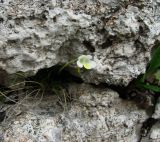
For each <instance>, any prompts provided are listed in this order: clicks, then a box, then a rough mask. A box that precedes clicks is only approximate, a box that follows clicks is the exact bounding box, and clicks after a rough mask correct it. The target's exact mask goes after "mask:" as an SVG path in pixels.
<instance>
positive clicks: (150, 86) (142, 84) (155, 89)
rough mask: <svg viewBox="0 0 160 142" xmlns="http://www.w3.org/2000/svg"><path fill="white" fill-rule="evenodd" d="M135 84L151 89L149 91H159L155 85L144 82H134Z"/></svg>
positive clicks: (159, 88)
mask: <svg viewBox="0 0 160 142" xmlns="http://www.w3.org/2000/svg"><path fill="white" fill-rule="evenodd" d="M136 86H137V87H140V88H144V89H147V90H151V91H154V92H160V87H159V86H156V85H151V84H148V83H147V84H145V83H143V82H136Z"/></svg>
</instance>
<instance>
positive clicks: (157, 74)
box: [154, 70, 160, 80]
mask: <svg viewBox="0 0 160 142" xmlns="http://www.w3.org/2000/svg"><path fill="white" fill-rule="evenodd" d="M154 75H155V78H156V79H157V80H160V70H157V72H156V73H155V74H154Z"/></svg>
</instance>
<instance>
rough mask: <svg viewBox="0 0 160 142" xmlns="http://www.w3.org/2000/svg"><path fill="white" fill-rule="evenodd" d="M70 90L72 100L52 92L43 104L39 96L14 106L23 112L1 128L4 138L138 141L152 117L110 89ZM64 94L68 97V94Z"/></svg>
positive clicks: (15, 141)
mask: <svg viewBox="0 0 160 142" xmlns="http://www.w3.org/2000/svg"><path fill="white" fill-rule="evenodd" d="M63 93H65V92H63ZM69 93H72V94H70V95H71V96H72V99H73V102H72V103H65V101H62V100H65V99H64V98H63V97H62V98H61V99H58V98H59V97H60V96H53V95H52V96H50V97H49V96H48V97H47V96H45V97H44V98H43V100H42V101H41V103H39V104H36V103H37V100H36V99H33V98H28V99H26V100H25V101H23V102H22V103H21V105H17V106H15V107H13V110H14V111H15V108H16V110H18V108H20V109H19V111H21V112H23V113H19V115H18V116H17V117H13V115H11V116H10V118H11V117H12V120H11V121H10V122H7V125H4V127H2V126H3V125H2V126H1V127H0V136H1V141H4V142H61V141H63V142H81V141H86V142H87V141H90V142H102V141H104V142H113V141H114V142H119V141H122V142H123V141H128V142H136V141H138V140H139V139H140V129H141V126H142V123H143V122H144V121H145V120H146V119H147V118H148V117H149V116H148V115H147V114H146V112H145V110H141V109H139V108H138V107H137V106H136V105H135V104H132V103H131V102H128V101H124V100H121V99H120V98H119V95H118V94H117V93H116V92H115V91H113V90H110V89H107V88H95V87H94V86H90V85H86V84H82V85H78V84H71V85H70V87H69ZM62 96H65V97H66V98H67V94H65V95H64V94H62ZM60 100H61V101H60ZM33 104H34V107H33ZM60 104H61V105H60ZM10 112H11V114H12V111H11V110H10ZM14 114H17V112H14ZM13 118H14V119H13ZM8 126H9V127H8ZM152 135H153V134H152ZM154 137H155V136H154Z"/></svg>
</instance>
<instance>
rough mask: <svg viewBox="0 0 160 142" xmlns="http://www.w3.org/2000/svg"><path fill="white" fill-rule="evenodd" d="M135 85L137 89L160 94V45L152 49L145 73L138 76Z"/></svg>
mask: <svg viewBox="0 0 160 142" xmlns="http://www.w3.org/2000/svg"><path fill="white" fill-rule="evenodd" d="M135 84H136V86H137V87H139V88H144V89H147V90H150V91H153V92H160V43H158V44H157V45H156V46H155V47H154V51H153V54H152V59H151V61H150V62H149V64H148V68H147V70H146V73H145V74H143V75H140V76H139V77H138V79H137V80H136V83H135Z"/></svg>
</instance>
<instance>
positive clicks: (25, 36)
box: [0, 0, 160, 85]
mask: <svg viewBox="0 0 160 142" xmlns="http://www.w3.org/2000/svg"><path fill="white" fill-rule="evenodd" d="M159 12H160V3H159V1H158V0H154V1H150V0H140V1H136V0H108V1H107V0H98V1H97V0H87V1H85V0H79V1H75V0H63V1H62V0H23V1H22V0H5V1H4V0H1V1H0V68H2V69H3V70H5V71H7V72H8V73H10V74H11V73H15V72H17V71H23V72H29V71H30V72H34V73H35V72H37V70H39V69H41V68H44V67H51V66H54V65H56V64H61V63H66V62H68V61H70V60H73V59H75V58H77V57H78V56H79V55H82V54H91V55H93V57H94V60H95V61H96V62H97V67H96V69H95V70H94V71H91V72H85V73H82V75H81V77H82V78H83V79H84V80H85V81H86V82H92V83H100V82H106V83H108V84H124V85H126V84H128V83H129V82H130V81H131V80H132V79H133V78H134V77H137V76H138V75H139V74H140V73H143V72H144V71H145V68H146V64H147V63H148V60H149V58H150V51H151V49H152V47H153V45H155V41H157V40H158V41H159V40H160V36H159V34H160V29H159V27H160V17H159ZM75 66H76V65H74V66H73V67H75Z"/></svg>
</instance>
